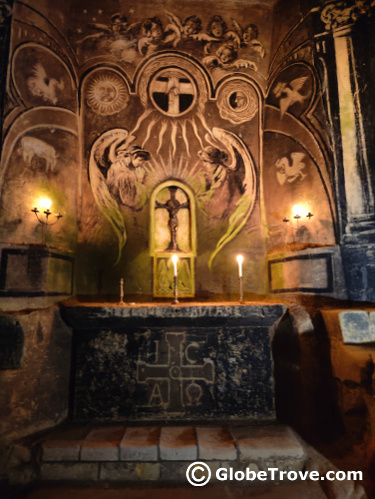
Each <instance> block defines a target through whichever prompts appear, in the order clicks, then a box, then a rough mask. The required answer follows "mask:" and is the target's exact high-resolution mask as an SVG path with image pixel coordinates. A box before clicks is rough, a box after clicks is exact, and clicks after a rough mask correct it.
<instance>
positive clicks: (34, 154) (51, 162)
mask: <svg viewBox="0 0 375 499" xmlns="http://www.w3.org/2000/svg"><path fill="white" fill-rule="evenodd" d="M18 152H19V153H20V154H21V155H22V158H23V160H24V161H25V163H26V164H27V165H28V166H30V167H32V162H33V159H34V158H37V159H42V160H44V163H45V169H46V173H49V172H51V173H54V172H55V171H56V169H57V168H56V165H57V160H58V154H57V152H56V150H55V148H54V147H53V146H51V145H50V144H47V143H46V142H44V141H43V140H40V139H37V138H35V137H23V138H22V139H21V143H20V146H19V149H18Z"/></svg>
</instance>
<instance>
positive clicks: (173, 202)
mask: <svg viewBox="0 0 375 499" xmlns="http://www.w3.org/2000/svg"><path fill="white" fill-rule="evenodd" d="M168 189H169V192H170V198H169V199H168V200H167V201H166V202H165V203H160V202H159V201H158V200H156V202H155V209H156V210H157V209H158V208H164V209H166V210H167V212H168V215H169V219H168V227H169V231H170V236H171V240H170V242H169V245H168V247H167V248H166V249H165V250H166V251H181V250H180V248H179V247H178V244H177V229H178V212H179V211H180V210H181V209H184V208H185V209H189V206H190V205H189V200H187V201H186V202H185V203H180V201H179V200H178V199H177V198H176V193H177V190H178V187H175V186H170V187H168Z"/></svg>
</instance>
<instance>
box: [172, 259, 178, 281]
mask: <svg viewBox="0 0 375 499" xmlns="http://www.w3.org/2000/svg"><path fill="white" fill-rule="evenodd" d="M172 262H173V269H174V276H175V277H177V262H178V256H177V255H172Z"/></svg>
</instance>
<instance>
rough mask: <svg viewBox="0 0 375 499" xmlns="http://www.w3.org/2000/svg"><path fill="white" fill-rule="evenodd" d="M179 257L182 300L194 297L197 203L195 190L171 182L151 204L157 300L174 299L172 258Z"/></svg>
mask: <svg viewBox="0 0 375 499" xmlns="http://www.w3.org/2000/svg"><path fill="white" fill-rule="evenodd" d="M176 252H178V253H179V262H178V293H179V296H194V287H195V284H194V282H195V278H194V261H195V257H196V223H195V200H194V195H193V192H192V191H191V189H190V188H189V187H188V186H187V185H185V184H183V183H181V182H179V181H177V180H168V181H166V182H164V183H162V184H160V185H159V186H157V187H156V189H155V190H154V192H153V193H152V195H151V200H150V255H151V257H152V258H153V290H154V296H161V297H173V292H174V272H173V262H172V259H171V257H172V254H173V253H176Z"/></svg>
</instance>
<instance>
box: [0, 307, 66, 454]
mask: <svg viewBox="0 0 375 499" xmlns="http://www.w3.org/2000/svg"><path fill="white" fill-rule="evenodd" d="M1 325H2V333H3V334H2V335H1V344H2V347H3V348H4V349H5V351H7V352H8V353H9V355H8V356H7V359H3V358H1V359H0V360H1V365H0V369H1V370H0V383H1V394H0V421H1V423H0V442H1V445H3V446H5V445H6V443H7V442H9V441H12V440H15V439H17V438H21V437H24V436H26V435H29V434H31V433H35V432H38V431H41V430H44V429H46V428H49V427H51V426H55V425H56V424H58V423H60V422H62V421H63V420H64V419H65V418H66V417H67V413H68V391H69V377H70V355H71V353H70V350H71V330H70V329H69V328H68V327H67V326H66V324H64V323H63V321H62V319H61V317H60V311H59V308H58V307H52V308H49V309H45V310H36V311H25V312H16V313H11V314H8V315H2V316H1ZM5 333H8V334H6V335H5ZM17 333H18V334H17ZM12 352H14V355H13V358H16V360H17V362H15V363H14V364H13V366H10V365H9V358H11V353H12ZM6 360H7V361H8V363H6V362H5V361H6Z"/></svg>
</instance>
